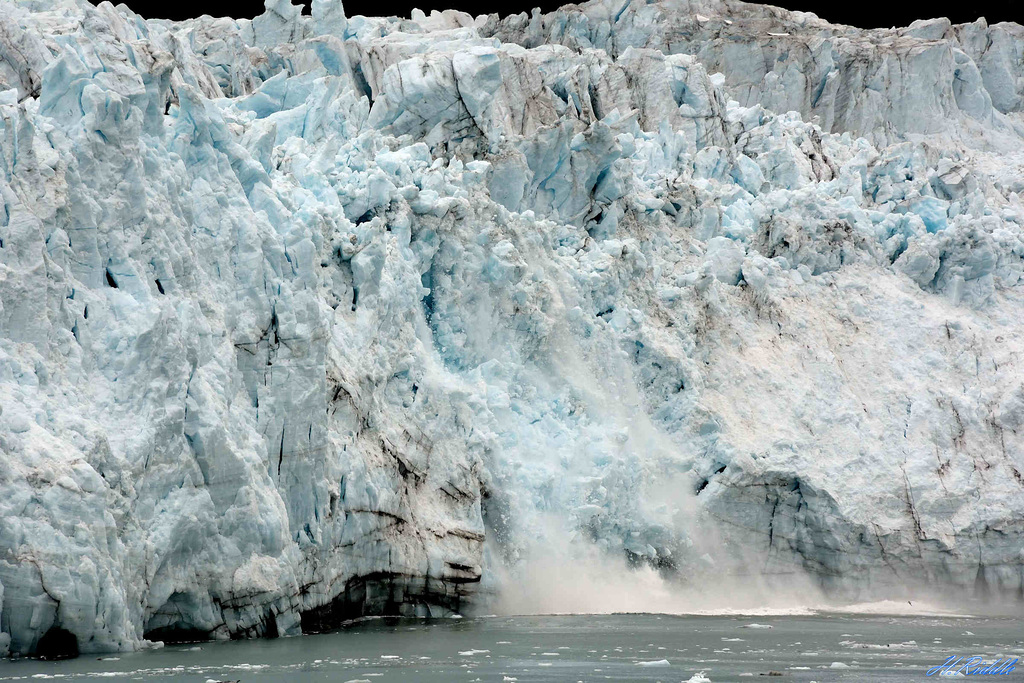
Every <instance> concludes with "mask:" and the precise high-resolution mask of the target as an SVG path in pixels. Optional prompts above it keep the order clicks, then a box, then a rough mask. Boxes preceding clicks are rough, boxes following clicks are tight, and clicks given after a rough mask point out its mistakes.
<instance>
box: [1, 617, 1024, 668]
mask: <svg viewBox="0 0 1024 683" xmlns="http://www.w3.org/2000/svg"><path fill="white" fill-rule="evenodd" d="M971 655H979V656H981V657H982V658H983V660H984V662H995V661H996V660H1002V661H1007V658H1009V660H1013V659H1015V658H1017V657H1024V633H1022V629H1021V622H1020V621H1019V620H1017V619H1011V618H1004V617H965V616H960V615H956V616H953V615H950V616H936V615H929V616H921V615H915V616H888V615H881V614H834V613H832V614H829V615H827V617H826V616H825V615H821V614H817V613H808V614H802V615H785V616H778V615H776V616H764V615H761V616H749V615H742V616H740V615H733V616H672V615H658V614H612V615H569V616H522V617H481V618H466V619H443V620H434V621H417V620H394V621H392V620H370V621H364V622H362V623H359V624H355V625H352V626H350V627H348V628H345V629H342V630H339V631H336V632H333V633H326V634H320V635H309V636H302V637H296V638H280V639H276V640H243V641H224V642H206V643H198V644H187V645H173V646H172V645H168V646H166V647H163V648H161V649H156V650H149V651H143V652H137V653H131V654H120V655H87V656H82V657H79V658H78V659H74V660H68V661H62V662H43V661H37V660H15V661H2V662H0V681H13V680H22V681H24V680H40V679H48V678H54V679H61V680H67V679H95V678H104V679H107V680H147V681H148V680H173V681H199V682H200V683H209V682H210V681H241V682H242V683H250V682H252V683H257V682H270V681H289V682H298V681H337V682H338V683H344V682H346V681H347V682H350V683H353V682H355V681H361V682H365V683H385V682H386V681H396V680H403V681H424V682H431V681H438V682H440V681H445V682H450V681H456V682H458V681H467V682H471V681H499V682H502V683H507V682H509V681H520V682H522V683H525V682H526V681H570V682H572V681H606V680H614V681H652V682H653V681H664V682H666V683H668V682H670V681H671V682H673V683H675V682H680V681H683V682H692V683H704V682H705V681H712V682H714V683H722V682H724V681H746V680H750V679H751V678H752V677H753V678H759V677H761V676H779V677H780V680H789V681H819V682H824V681H909V680H917V679H919V678H920V679H924V678H926V675H925V674H926V673H927V672H928V671H929V670H930V669H933V668H934V667H937V666H939V665H941V664H942V663H943V662H945V661H947V660H948V659H949V657H951V656H955V657H960V656H963V657H964V658H965V660H966V657H968V656H971ZM937 674H938V672H936V674H935V675H937ZM1014 675H1024V666H1020V667H1017V668H1016V670H1015V671H1013V673H1011V675H1010V676H1009V677H1001V680H1007V678H1009V679H1010V680H1013V679H1012V676H1014Z"/></svg>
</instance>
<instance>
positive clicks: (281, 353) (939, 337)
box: [0, 0, 1024, 653]
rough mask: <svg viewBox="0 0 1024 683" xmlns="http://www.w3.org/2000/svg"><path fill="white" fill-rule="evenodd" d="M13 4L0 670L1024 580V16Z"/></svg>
mask: <svg viewBox="0 0 1024 683" xmlns="http://www.w3.org/2000/svg"><path fill="white" fill-rule="evenodd" d="M0 5H2V6H0V10H2V11H0V170H2V172H0V196H2V198H3V203H2V210H0V408H2V413H0V453H2V460H0V600H2V608H0V634H2V635H0V651H4V652H6V651H8V650H9V651H12V652H20V653H25V652H32V651H34V650H35V649H36V648H37V646H38V643H39V639H40V638H41V637H42V636H43V635H44V634H45V633H47V632H48V631H50V630H51V629H55V628H61V629H65V630H67V631H70V632H71V633H72V634H74V635H75V637H76V638H77V640H78V644H79V647H80V648H81V649H82V650H83V651H101V650H108V649H123V648H134V647H138V646H140V644H142V642H143V640H144V639H146V638H149V639H174V638H185V637H228V636H232V635H251V636H257V635H274V634H285V633H298V632H300V631H311V630H318V629H322V628H329V627H331V626H333V625H336V624H337V623H339V622H340V621H342V620H344V619H348V618H352V617H354V616H359V615H362V614H371V613H402V614H422V615H426V614H432V615H444V614H449V613H452V612H453V611H458V610H461V609H463V608H464V607H465V605H466V603H467V601H468V600H472V599H476V600H481V599H486V598H487V596H488V595H493V594H494V593H495V592H496V591H500V589H501V585H500V583H497V582H496V578H495V577H497V576H504V575H505V574H506V573H507V572H512V573H513V574H514V573H515V571H516V568H517V567H520V566H523V565H524V564H526V563H529V562H530V560H531V554H532V553H536V552H537V548H540V549H542V551H543V552H547V553H561V552H563V551H564V550H565V549H564V548H561V547H559V545H558V544H557V543H556V539H558V541H559V542H561V539H565V538H571V539H573V540H571V541H569V543H571V544H580V545H583V546H587V547H590V546H593V547H595V548H597V549H598V551H599V552H600V553H604V554H605V555H606V556H608V557H614V558H627V559H628V561H629V562H630V563H633V564H634V565H641V566H642V565H649V566H652V567H656V568H657V569H658V570H660V571H662V572H663V573H664V574H665V575H666V576H667V577H671V579H672V580H676V581H680V582H683V583H686V582H688V583H690V584H691V585H692V584H698V585H700V584H701V582H702V581H706V580H708V577H711V576H721V575H723V574H728V573H729V572H733V571H742V572H750V571H754V572H758V573H764V574H767V575H777V574H789V573H793V572H805V573H809V574H810V575H811V576H812V577H814V579H815V580H816V581H819V582H820V583H822V584H823V585H825V586H826V587H828V588H830V589H832V590H835V591H838V592H845V593H847V594H849V593H862V594H873V593H878V592H882V591H885V590H886V589H887V587H892V586H899V585H902V584H903V583H904V582H906V581H909V580H918V579H927V580H929V581H931V582H932V583H934V584H937V585H953V586H959V587H962V588H964V587H966V588H968V589H970V590H972V591H974V590H977V591H979V592H986V591H988V592H992V593H1000V594H1006V595H1013V594H1016V593H1017V592H1019V591H1020V589H1021V585H1022V569H1021V567H1022V559H1024V558H1022V557H1021V551H1020V547H1021V546H1020V539H1021V532H1022V528H1021V516H1020V513H1021V510H1022V509H1024V495H1022V486H1024V483H1022V482H1024V480H1022V475H1021V472H1022V471H1024V462H1022V457H1024V456H1022V450H1021V448H1022V437H1021V429H1022V425H1024V385H1022V384H1021V382H1020V372H1019V368H1018V364H1019V362H1020V360H1019V359H1020V342H1019V336H1020V335H1019V334H1018V333H1019V331H1020V323H1019V320H1020V311H1021V304H1022V301H1021V292H1020V288H1019V284H1020V280H1021V276H1022V273H1024V241H1022V239H1021V224H1022V221H1024V207H1022V205H1021V200H1020V196H1019V193H1020V192H1021V191H1022V190H1024V186H1022V185H1021V180H1020V178H1021V177H1022V175H1021V170H1022V169H1024V151H1022V142H1021V137H1020V129H1021V119H1020V114H1019V110H1020V97H1019V95H1020V92H1021V91H1022V89H1021V87H1020V82H1019V78H1017V77H1018V76H1019V73H1020V69H1019V66H1020V60H1021V45H1022V44H1024V42H1022V40H1021V29H1020V27H1018V26H1016V25H1000V26H996V27H986V26H983V25H981V24H976V25H967V26H959V27H953V26H949V25H948V23H947V24H943V23H942V22H931V23H925V24H919V25H915V26H913V27H910V28H909V29H904V30H900V31H895V32H860V31H857V30H855V29H851V28H848V27H830V26H829V25H827V24H825V23H824V22H821V21H820V20H817V19H816V18H813V17H810V16H809V15H801V14H797V13H787V12H783V11H782V10H774V9H770V8H769V9H764V8H760V9H759V8H756V7H754V6H747V5H743V4H736V3H734V4H730V5H728V6H726V5H719V4H716V3H711V2H707V3H702V4H700V5H699V6H698V5H697V4H687V3H662V4H654V5H645V6H643V7H641V6H639V5H638V6H633V5H632V4H628V3H627V4H625V5H622V6H618V7H612V6H611V5H606V4H602V3H592V4H589V5H586V6H584V7H583V8H582V9H566V10H560V11H559V12H557V13H554V14H552V15H547V16H541V15H539V14H535V15H534V16H533V17H532V18H531V17H525V16H520V17H512V18H506V19H499V18H497V17H478V18H473V17H470V16H468V15H465V14H461V13H457V12H445V13H441V14H438V13H433V14H431V15H430V16H429V17H428V16H425V15H423V14H422V13H414V16H413V17H412V18H411V19H396V18H389V19H382V18H365V17H354V18H346V17H345V15H344V12H343V9H342V7H341V5H340V3H336V2H330V1H325V2H315V3H314V5H313V8H312V16H311V17H304V16H301V15H300V13H299V9H298V7H295V6H291V5H289V4H288V3H287V2H279V1H274V0H268V3H267V10H266V12H265V13H264V14H263V15H261V16H259V17H257V18H256V19H254V20H252V21H248V20H237V21H236V20H233V19H227V18H223V19H213V18H210V17H201V18H197V19H194V20H191V21H187V22H182V23H174V22H168V21H162V20H145V19H143V18H141V17H138V16H136V15H134V14H132V13H131V12H130V11H129V10H127V9H126V8H124V7H123V6H119V7H114V6H112V5H110V4H109V3H104V4H101V5H100V6H98V7H92V6H91V5H89V4H87V3H85V2H81V3H78V2H73V1H71V0H61V1H55V2H24V3H12V2H8V1H7V0H0ZM780 26H781V27H782V28H780ZM781 33H785V34H787V35H785V36H783V35H774V34H781ZM983 38H984V39H983ZM805 43H806V45H805ZM802 46H803V47H802ZM808 60H810V61H811V62H813V63H814V64H816V65H818V66H820V67H821V69H823V70H822V71H821V72H820V73H819V72H813V73H811V69H809V68H808ZM822 60H824V61H822ZM828 60H831V62H829V61H828ZM828 64H831V66H830V67H829V68H828V69H826V68H825V66H828ZM821 65H825V66H821ZM818 66H816V67H815V68H818ZM717 71H721V72H722V73H721V74H716V73H715V72H717ZM709 74H713V75H709ZM1015 79H1016V80H1015ZM788 109H794V110H795V112H790V113H786V112H787V110H788ZM815 116H816V117H818V118H817V119H816V120H817V123H813V122H808V121H805V120H803V119H802V118H801V117H804V119H810V118H811V117H815ZM857 135H864V136H866V137H864V138H860V137H856V136H857ZM481 587H482V588H481Z"/></svg>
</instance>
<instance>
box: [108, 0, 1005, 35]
mask: <svg viewBox="0 0 1024 683" xmlns="http://www.w3.org/2000/svg"><path fill="white" fill-rule="evenodd" d="M633 1H634V2H645V1H646V0H633ZM115 4H116V2H115ZM125 4H127V5H128V6H129V7H131V8H132V9H133V10H135V11H136V12H138V13H139V14H142V15H143V16H146V17H163V18H167V19H185V18H188V17H194V16H198V15H200V14H212V15H214V16H232V17H236V18H241V17H248V18H252V17H253V16H255V15H257V14H259V13H261V12H262V11H263V2H262V0H244V1H240V0H203V1H202V2H200V1H198V0H180V1H177V2H166V0H160V1H154V0H127V2H126V3H125ZM305 4H306V7H307V11H308V6H309V2H308V0H307V2H306V3H305ZM562 4H565V3H564V2H560V1H559V0H493V1H492V0H488V1H487V2H481V1H480V0H347V1H346V2H345V12H346V14H348V15H349V16H353V15H356V14H365V15H371V16H380V15H397V16H406V17H407V16H409V12H410V11H411V10H412V8H414V7H418V8H420V9H422V10H423V11H425V12H429V11H430V10H432V9H459V10H462V11H464V12H469V13H471V14H490V13H492V12H497V13H499V14H502V15H505V14H517V13H519V12H527V13H528V12H529V11H530V9H531V8H533V7H540V8H541V9H542V10H544V11H551V10H553V9H556V8H557V7H559V6H560V5H562ZM772 4H776V5H778V6H781V7H785V8H787V9H792V10H802V11H805V12H814V13H815V14H817V15H818V16H820V17H822V18H823V19H827V20H829V21H831V22H833V23H843V24H851V25H853V26H860V27H861V28H888V27H890V26H906V25H907V24H909V23H910V22H912V21H914V20H915V19H930V18H933V17H939V16H945V17H949V18H950V19H952V20H953V21H954V22H965V21H974V20H975V19H977V18H978V17H979V16H984V17H985V18H986V19H987V20H988V22H989V23H995V22H997V21H1016V22H1018V23H1022V24H1024V0H976V1H970V2H958V3H955V4H954V3H945V2H934V1H933V2H928V1H926V0H905V1H901V0H778V1H777V2H774V3H772Z"/></svg>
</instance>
